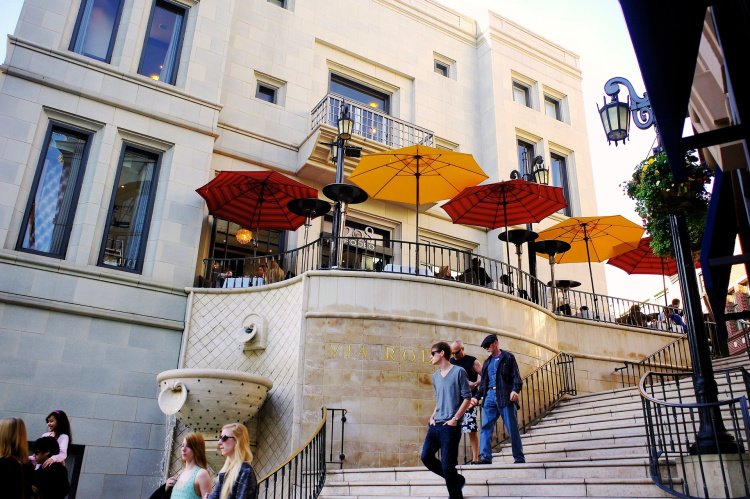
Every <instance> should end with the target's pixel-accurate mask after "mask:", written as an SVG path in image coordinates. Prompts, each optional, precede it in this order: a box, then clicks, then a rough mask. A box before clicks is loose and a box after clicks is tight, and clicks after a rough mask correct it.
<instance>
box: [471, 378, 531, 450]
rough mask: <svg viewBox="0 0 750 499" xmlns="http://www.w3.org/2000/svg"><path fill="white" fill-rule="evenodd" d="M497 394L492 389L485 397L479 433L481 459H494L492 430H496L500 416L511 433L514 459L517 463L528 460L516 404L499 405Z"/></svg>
mask: <svg viewBox="0 0 750 499" xmlns="http://www.w3.org/2000/svg"><path fill="white" fill-rule="evenodd" d="M496 397H497V394H496V392H495V390H490V391H489V393H488V394H487V395H486V396H485V398H484V405H483V406H482V431H481V432H480V433H479V459H481V460H482V461H492V432H493V431H494V430H495V422H496V421H497V418H498V417H502V418H503V424H504V425H505V429H506V430H508V435H510V445H511V448H512V449H513V461H515V462H516V463H524V462H526V458H525V457H524V455H523V445H522V444H521V433H520V432H519V431H518V419H517V418H516V405H515V404H514V403H508V404H507V405H506V406H505V407H498V406H497V398H496Z"/></svg>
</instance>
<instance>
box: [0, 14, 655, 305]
mask: <svg viewBox="0 0 750 499" xmlns="http://www.w3.org/2000/svg"><path fill="white" fill-rule="evenodd" d="M307 1H318V2H322V1H324V0H307ZM439 1H441V2H442V3H444V4H446V5H448V6H449V7H452V8H454V9H456V10H459V11H462V12H466V13H467V14H470V15H475V14H477V13H482V12H486V9H487V8H489V9H491V10H493V11H495V12H497V13H498V14H500V15H501V16H503V17H506V18H508V19H510V20H512V21H514V22H516V23H517V24H520V25H521V26H523V27H525V28H527V29H529V30H531V31H533V32H535V33H537V34H538V35H540V36H542V37H544V38H546V39H548V40H550V41H552V42H554V43H556V44H558V45H560V46H562V47H564V48H566V49H569V50H572V51H573V52H575V53H576V54H578V55H579V56H580V58H581V70H582V73H583V95H584V105H585V110H586V119H587V122H586V124H585V125H586V127H587V131H588V136H589V148H590V153H591V158H592V168H593V170H594V178H595V185H594V186H581V190H582V191H583V190H585V189H587V188H589V187H593V188H594V190H595V192H596V199H597V208H598V213H595V214H599V215H615V214H619V215H623V216H625V217H627V218H629V219H630V220H632V221H634V222H636V223H641V220H640V218H639V217H638V215H636V214H635V212H634V203H633V201H632V200H630V199H628V198H627V197H626V196H625V195H624V194H623V192H622V188H621V187H620V184H621V183H622V182H624V181H625V180H626V179H627V178H628V177H629V176H630V174H631V173H632V171H633V169H634V168H635V165H636V164H638V163H639V162H640V161H642V160H643V159H644V158H646V157H647V156H648V155H649V153H650V150H651V148H652V147H653V145H654V140H655V132H654V129H653V128H651V129H649V130H639V129H637V128H636V127H634V126H633V127H632V129H631V138H630V140H629V141H628V143H627V144H625V145H623V144H622V143H621V144H620V145H619V146H617V147H615V146H614V145H611V146H610V145H607V140H606V138H605V136H604V131H603V130H602V125H601V121H600V120H599V115H598V113H597V110H596V105H597V104H599V105H601V104H602V102H603V96H604V90H603V87H604V83H605V82H606V81H607V80H608V79H610V78H612V77H614V76H623V77H625V78H627V79H629V80H630V81H631V82H632V83H633V86H634V87H635V89H636V91H637V92H639V94H643V92H645V87H644V85H643V81H642V79H641V73H640V69H639V68H638V62H637V60H636V58H635V53H634V52H633V46H632V43H631V41H630V35H629V34H628V31H627V28H626V26H625V20H624V18H623V16H622V11H621V10H620V4H619V2H618V1H617V0H567V1H560V0H439ZM22 3H23V0H0V6H2V12H3V14H2V15H1V16H0V37H1V38H2V40H5V39H6V35H7V34H8V33H12V32H13V30H14V29H15V24H16V21H17V19H18V16H19V14H20V11H21V4H22ZM480 15H481V14H480ZM5 51H6V43H0V61H4V60H5ZM625 93H627V91H626V90H625V89H622V90H621V95H624V94H625ZM595 214H591V213H582V214H581V215H584V216H586V215H595ZM605 268H606V274H607V287H608V292H607V294H609V295H610V296H616V297H620V298H630V299H637V300H641V299H646V298H647V297H648V296H650V295H653V294H654V293H656V292H657V291H658V290H659V289H660V287H661V282H662V280H661V278H660V277H653V276H630V275H627V274H626V273H625V272H623V271H622V270H620V269H617V268H614V267H611V266H609V265H605Z"/></svg>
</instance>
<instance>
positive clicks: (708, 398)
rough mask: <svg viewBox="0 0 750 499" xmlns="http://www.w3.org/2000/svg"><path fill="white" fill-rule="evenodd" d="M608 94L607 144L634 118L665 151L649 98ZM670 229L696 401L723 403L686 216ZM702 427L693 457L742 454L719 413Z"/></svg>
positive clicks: (674, 217) (604, 112) (616, 88)
mask: <svg viewBox="0 0 750 499" xmlns="http://www.w3.org/2000/svg"><path fill="white" fill-rule="evenodd" d="M620 85H622V86H624V87H626V88H627V89H628V92H629V93H630V95H629V97H628V99H627V100H626V101H625V102H621V101H620V100H619V98H618V94H619V92H620ZM604 92H605V93H606V94H607V95H608V96H610V98H611V100H610V102H607V98H606V97H605V98H604V106H603V107H601V108H599V107H598V106H597V108H598V110H599V116H600V117H601V120H602V126H603V127H604V133H605V134H606V135H607V141H608V142H609V143H610V144H611V143H612V142H613V141H614V143H615V146H617V143H618V142H619V141H620V140H622V142H623V144H624V143H625V141H626V140H627V138H628V135H629V133H630V118H631V116H632V119H633V121H634V122H635V125H636V126H637V127H638V128H640V129H641V130H646V129H647V128H649V127H651V126H654V127H655V128H656V137H657V144H658V147H657V149H659V150H660V149H661V138H660V136H659V127H658V126H657V125H656V120H655V118H654V115H653V110H652V108H651V101H650V100H649V98H648V94H647V93H644V94H643V96H639V95H638V94H637V93H636V92H635V89H634V88H633V85H632V84H631V83H630V81H628V80H627V79H625V78H623V77H620V76H617V77H615V78H611V79H610V80H609V81H607V83H605V84H604ZM669 225H670V228H671V230H672V245H673V246H674V252H675V260H676V262H677V275H678V277H679V281H680V291H681V292H682V299H683V303H684V308H683V310H684V313H685V318H686V324H687V336H688V343H689V345H690V356H691V357H692V361H693V376H694V379H695V382H694V387H695V398H696V401H697V402H698V403H703V404H705V403H712V402H717V401H718V393H719V390H718V386H717V384H716V380H715V379H714V370H713V366H712V364H711V356H710V350H709V345H708V336H707V334H706V328H705V324H704V322H703V320H702V317H703V310H702V308H701V304H700V296H699V292H698V279H697V277H696V275H695V265H694V263H693V258H692V254H693V252H692V251H691V248H690V235H689V233H688V227H687V222H686V221H685V215H684V214H683V213H680V212H677V213H670V214H669ZM698 415H699V418H700V423H699V428H698V432H697V433H696V440H695V443H694V444H692V445H691V453H700V454H717V453H725V452H732V453H734V452H737V443H736V442H735V441H734V438H733V437H732V436H731V435H729V433H727V430H726V428H725V426H724V422H723V421H722V418H721V412H720V410H719V407H714V408H713V409H712V408H708V407H701V408H699V412H698Z"/></svg>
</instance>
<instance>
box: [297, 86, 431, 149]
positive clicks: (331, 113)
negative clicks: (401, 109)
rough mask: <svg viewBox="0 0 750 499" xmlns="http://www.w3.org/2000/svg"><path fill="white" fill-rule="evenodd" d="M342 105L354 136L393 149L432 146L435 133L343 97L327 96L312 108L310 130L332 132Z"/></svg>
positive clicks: (336, 95) (331, 94)
mask: <svg viewBox="0 0 750 499" xmlns="http://www.w3.org/2000/svg"><path fill="white" fill-rule="evenodd" d="M344 102H346V104H347V105H348V106H349V114H350V116H351V117H352V119H353V120H354V131H353V133H354V135H358V136H360V137H363V138H365V139H367V140H371V141H374V142H379V143H381V144H384V145H386V146H388V147H391V148H393V149H398V148H399V147H406V146H410V145H414V144H421V145H427V146H434V144H435V133H434V132H432V131H431V130H427V129H426V128H421V127H418V126H416V125H414V124H412V123H408V122H406V121H403V120H400V119H398V118H394V117H393V116H389V115H388V114H386V113H383V112H381V111H377V110H375V109H372V108H370V107H367V106H365V105H362V104H360V103H358V102H354V101H352V100H346V98H345V97H343V96H341V95H338V94H333V93H330V94H328V95H326V96H325V97H324V98H323V99H322V100H321V101H320V102H318V104H317V105H316V106H315V107H314V108H313V110H312V113H311V129H315V128H316V127H318V126H320V125H329V126H332V127H334V128H336V121H337V120H338V118H339V116H340V114H341V106H342V105H343V104H344Z"/></svg>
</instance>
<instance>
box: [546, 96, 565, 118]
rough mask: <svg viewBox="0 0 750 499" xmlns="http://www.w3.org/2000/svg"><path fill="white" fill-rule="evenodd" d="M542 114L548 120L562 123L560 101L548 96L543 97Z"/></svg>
mask: <svg viewBox="0 0 750 499" xmlns="http://www.w3.org/2000/svg"><path fill="white" fill-rule="evenodd" d="M544 113H545V114H546V115H547V116H549V117H550V118H554V119H556V120H557V121H562V114H561V113H560V101H559V100H557V99H555V98H554V97H550V96H549V95H545V96H544Z"/></svg>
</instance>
